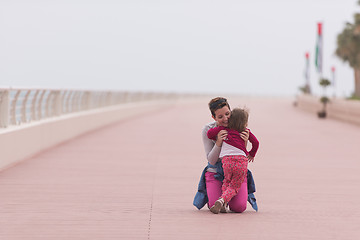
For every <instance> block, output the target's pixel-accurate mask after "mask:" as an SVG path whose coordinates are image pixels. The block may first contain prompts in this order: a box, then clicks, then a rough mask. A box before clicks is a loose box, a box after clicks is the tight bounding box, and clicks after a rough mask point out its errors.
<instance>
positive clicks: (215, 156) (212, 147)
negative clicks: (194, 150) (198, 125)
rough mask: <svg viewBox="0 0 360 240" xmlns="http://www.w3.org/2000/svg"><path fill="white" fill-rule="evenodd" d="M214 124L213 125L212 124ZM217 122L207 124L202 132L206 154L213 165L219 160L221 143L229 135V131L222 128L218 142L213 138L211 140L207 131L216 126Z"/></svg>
mask: <svg viewBox="0 0 360 240" xmlns="http://www.w3.org/2000/svg"><path fill="white" fill-rule="evenodd" d="M211 125H213V126H211ZM214 126H215V124H208V125H206V126H205V127H204V128H203V130H202V133H201V136H202V140H203V144H204V149H205V154H206V158H207V160H208V162H209V163H210V164H212V165H214V164H216V162H217V161H218V160H219V155H220V151H221V145H222V142H223V140H224V139H225V138H226V137H227V132H226V131H224V130H222V131H220V132H219V133H218V137H217V140H216V142H215V143H214V141H213V140H210V139H209V138H208V137H207V132H208V130H209V129H210V128H212V127H214Z"/></svg>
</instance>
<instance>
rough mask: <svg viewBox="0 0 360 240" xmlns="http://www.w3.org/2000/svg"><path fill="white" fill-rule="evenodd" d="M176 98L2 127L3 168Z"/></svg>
mask: <svg viewBox="0 0 360 240" xmlns="http://www.w3.org/2000/svg"><path fill="white" fill-rule="evenodd" d="M175 101H176V100H174V99H163V100H152V101H146V102H132V103H124V104H120V105H114V106H110V107H105V108H100V109H94V110H88V111H83V112H78V113H73V114H67V115H63V116H60V117H54V118H50V119H46V120H41V121H37V122H34V123H28V124H22V125H20V126H10V127H8V128H4V129H0V146H1V158H0V171H1V170H4V169H5V168H8V167H10V166H12V165H14V164H16V163H17V162H19V161H21V160H23V159H25V158H28V157H31V156H33V155H34V154H36V153H38V152H40V151H42V150H45V149H47V148H49V147H52V146H55V145H57V144H59V143H62V142H64V141H67V140H69V139H71V138H74V137H76V136H79V135H81V134H83V133H86V132H88V131H91V130H94V129H97V128H100V127H103V126H106V125H108V124H111V123H115V122H117V121H120V120H122V119H126V118H129V117H133V116H135V115H140V114H145V113H149V112H152V111H155V110H159V109H162V108H164V107H165V108H166V107H170V106H171V105H172V104H174V103H175Z"/></svg>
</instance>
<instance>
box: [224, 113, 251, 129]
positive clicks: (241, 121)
mask: <svg viewBox="0 0 360 240" xmlns="http://www.w3.org/2000/svg"><path fill="white" fill-rule="evenodd" d="M248 119H249V113H248V111H247V110H246V109H243V108H234V109H233V110H232V111H231V116H230V118H229V125H228V128H230V129H234V130H236V131H238V132H242V131H244V130H245V129H246V124H247V122H248Z"/></svg>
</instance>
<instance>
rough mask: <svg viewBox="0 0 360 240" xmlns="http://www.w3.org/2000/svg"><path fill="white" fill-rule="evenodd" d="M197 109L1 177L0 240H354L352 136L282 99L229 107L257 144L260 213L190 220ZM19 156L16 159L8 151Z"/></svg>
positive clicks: (358, 186)
mask: <svg viewBox="0 0 360 240" xmlns="http://www.w3.org/2000/svg"><path fill="white" fill-rule="evenodd" d="M207 101H208V99H204V100H197V101H195V102H194V103H191V102H185V103H179V104H177V105H175V106H173V107H172V108H166V109H163V110H161V111H157V112H153V113H151V114H147V115H143V116H139V117H136V118H132V119H128V120H125V121H122V122H119V123H117V124H113V125H111V126H107V127H104V128H102V129H99V130H96V131H93V132H90V133H87V134H85V135H82V136H81V137H78V138H76V139H73V140H71V141H68V142H66V143H63V144H61V145H58V146H56V147H54V148H52V149H49V150H47V151H44V152H42V153H40V154H38V155H36V156H33V157H32V158H30V159H26V160H25V161H23V162H21V163H19V164H17V165H16V166H14V167H11V168H9V169H6V170H5V171H2V172H0V216H1V217H0V239H1V240H15V239H19V240H20V239H21V240H27V239H46V240H54V239H62V240H70V239H86V240H89V239H99V240H103V239H104V240H105V239H186V240H190V239H207V240H210V239H227V240H228V239H246V240H251V239H286V240H289V239H306V240H309V239H316V240H319V239H342V240H344V239H357V238H358V237H359V236H360V229H359V227H358V224H359V223H358V221H359V218H360V174H359V172H360V157H359V155H360V147H359V146H360V145H359V140H360V128H359V127H358V126H354V125H350V124H346V123H342V122H338V121H335V120H330V119H326V120H320V119H318V118H317V117H316V116H314V115H313V114H309V113H307V112H303V111H301V110H299V109H296V108H295V107H293V106H292V99H271V98H248V99H236V98H233V99H231V98H229V101H230V103H231V105H232V107H235V106H243V105H244V104H245V105H246V106H247V107H248V108H250V122H249V127H250V128H251V129H252V131H253V132H254V133H255V134H256V136H257V137H258V139H259V140H260V149H259V152H258V155H257V157H256V159H255V162H254V163H251V164H250V165H249V168H250V169H251V170H252V172H253V174H254V178H255V182H256V187H257V192H256V193H255V194H256V197H257V201H258V206H259V212H255V211H253V210H252V208H251V207H250V205H248V208H247V210H246V211H245V212H244V213H242V214H236V213H227V214H218V215H214V214H212V213H211V212H210V211H209V210H208V209H207V208H203V209H202V210H200V211H199V210H197V209H196V208H195V207H194V206H193V205H192V201H193V197H194V194H195V193H196V191H197V184H198V181H199V177H200V174H201V171H202V169H203V167H204V166H205V164H206V160H205V154H204V150H203V146H202V142H201V137H200V134H201V130H202V127H203V125H204V124H206V123H208V122H210V121H211V118H210V114H209V112H208V109H207ZM18 151H21V149H19V150H18Z"/></svg>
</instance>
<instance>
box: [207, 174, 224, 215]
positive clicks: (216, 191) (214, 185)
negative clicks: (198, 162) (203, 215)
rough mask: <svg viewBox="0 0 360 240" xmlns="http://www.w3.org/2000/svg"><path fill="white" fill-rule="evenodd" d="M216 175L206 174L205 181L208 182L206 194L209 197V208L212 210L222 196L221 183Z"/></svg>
mask: <svg viewBox="0 0 360 240" xmlns="http://www.w3.org/2000/svg"><path fill="white" fill-rule="evenodd" d="M215 174H216V173H213V172H207V173H205V181H206V192H207V195H208V199H209V202H208V207H209V208H211V207H212V206H213V205H214V203H215V201H216V200H218V199H219V197H220V196H221V185H222V183H221V181H219V180H217V179H216V178H215V177H214V175H215Z"/></svg>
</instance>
